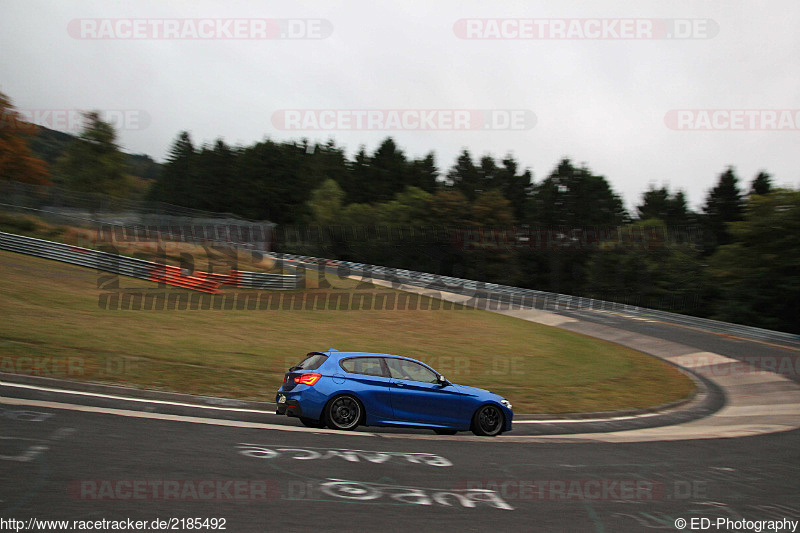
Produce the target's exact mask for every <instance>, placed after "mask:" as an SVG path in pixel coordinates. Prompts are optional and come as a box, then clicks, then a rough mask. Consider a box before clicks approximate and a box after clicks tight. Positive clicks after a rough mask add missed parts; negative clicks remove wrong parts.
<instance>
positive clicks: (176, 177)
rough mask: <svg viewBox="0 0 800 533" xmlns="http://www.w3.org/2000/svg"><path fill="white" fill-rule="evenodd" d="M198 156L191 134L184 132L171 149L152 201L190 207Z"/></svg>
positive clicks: (152, 190) (152, 191) (154, 187)
mask: <svg viewBox="0 0 800 533" xmlns="http://www.w3.org/2000/svg"><path fill="white" fill-rule="evenodd" d="M196 156H197V153H196V152H195V149H194V145H193V144H192V139H191V137H190V136H189V132H187V131H182V132H181V133H179V134H178V137H177V139H175V142H174V143H173V144H172V148H170V151H169V155H168V156H167V162H166V164H165V165H164V168H163V170H162V172H161V176H160V177H159V179H158V180H157V181H156V183H155V184H154V185H153V188H152V189H151V191H150V194H149V197H150V199H151V200H157V201H161V202H166V203H169V204H175V205H182V206H186V207H190V206H191V205H192V200H193V198H190V196H193V195H192V194H191V191H190V189H191V186H192V183H193V181H194V175H195V168H196V161H195V159H196Z"/></svg>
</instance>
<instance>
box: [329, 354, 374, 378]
mask: <svg viewBox="0 0 800 533" xmlns="http://www.w3.org/2000/svg"><path fill="white" fill-rule="evenodd" d="M339 365H340V366H341V367H342V369H344V370H345V371H347V372H350V373H351V374H364V375H366V376H383V375H384V373H383V367H382V366H381V358H380V357H351V358H350V359H344V360H343V361H341V362H340V363H339Z"/></svg>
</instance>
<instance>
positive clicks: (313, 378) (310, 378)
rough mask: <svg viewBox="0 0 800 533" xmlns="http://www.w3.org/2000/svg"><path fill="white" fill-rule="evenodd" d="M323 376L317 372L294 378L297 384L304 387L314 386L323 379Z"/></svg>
mask: <svg viewBox="0 0 800 533" xmlns="http://www.w3.org/2000/svg"><path fill="white" fill-rule="evenodd" d="M321 377H322V375H321V374H317V373H315V372H309V373H306V374H300V375H299V376H297V377H295V378H294V382H295V383H302V384H303V385H313V384H314V383H316V382H317V381H319V378H321Z"/></svg>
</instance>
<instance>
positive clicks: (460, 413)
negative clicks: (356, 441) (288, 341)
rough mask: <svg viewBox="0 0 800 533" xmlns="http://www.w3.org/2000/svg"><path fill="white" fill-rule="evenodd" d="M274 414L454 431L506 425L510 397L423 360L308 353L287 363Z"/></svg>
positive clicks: (347, 426) (334, 423)
mask: <svg viewBox="0 0 800 533" xmlns="http://www.w3.org/2000/svg"><path fill="white" fill-rule="evenodd" d="M275 401H276V403H277V404H278V408H277V413H278V414H285V415H287V416H294V417H298V418H299V419H300V421H301V422H302V423H303V424H305V425H306V426H309V427H323V426H328V427H330V428H332V429H341V430H351V429H355V428H356V427H357V426H359V425H363V426H410V427H418V428H429V429H432V430H433V431H435V432H436V433H438V434H442V435H453V434H455V433H456V432H457V431H469V430H472V432H473V433H475V434H476V435H487V436H495V435H499V434H500V433H503V432H504V431H511V419H512V418H513V416H514V413H513V411H512V410H511V403H510V402H509V401H508V400H506V399H505V398H503V397H502V396H498V395H497V394H494V393H493V392H489V391H487V390H484V389H476V388H474V387H467V386H465V385H455V384H453V383H450V382H449V381H447V379H445V377H444V376H443V375H441V374H439V373H438V372H436V371H435V370H433V369H432V368H431V367H429V366H428V365H426V364H424V363H422V362H420V361H416V360H414V359H409V358H408V357H400V356H397V355H388V354H380V353H363V352H340V351H338V350H335V349H330V350H329V351H327V352H311V353H309V354H308V355H306V357H305V359H303V360H302V361H300V362H299V363H298V364H297V365H295V366H293V367H292V368H290V369H289V371H288V372H287V373H286V375H285V376H284V378H283V385H281V388H280V389H278V393H277V396H276V397H275Z"/></svg>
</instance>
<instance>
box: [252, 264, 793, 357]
mask: <svg viewBox="0 0 800 533" xmlns="http://www.w3.org/2000/svg"><path fill="white" fill-rule="evenodd" d="M267 255H269V256H271V257H273V258H275V259H276V260H279V261H280V260H283V261H293V262H297V263H306V264H311V265H314V266H315V267H316V268H320V269H324V268H327V267H335V266H341V267H343V268H344V269H345V270H346V271H348V272H350V273H353V272H358V273H360V274H361V275H363V276H364V277H365V278H367V279H370V278H371V279H380V280H384V281H389V282H393V283H397V284H407V285H414V286H417V287H422V288H425V289H430V290H432V291H446V292H453V293H457V294H462V295H467V296H471V297H473V298H475V299H476V300H477V299H480V300H484V301H486V302H488V303H489V304H490V305H491V304H496V306H497V307H501V306H503V305H510V306H515V307H519V308H523V309H524V308H527V309H534V308H535V309H542V310H550V311H568V310H587V311H612V312H617V313H624V314H628V315H632V316H636V317H642V318H652V319H656V320H661V321H664V322H670V323H673V324H680V325H682V326H688V327H694V328H697V329H702V330H706V331H713V332H717V333H723V334H727V335H736V336H740V337H745V338H751V339H756V340H762V341H768V342H770V341H771V342H779V343H783V344H789V345H791V346H797V347H800V335H795V334H793V333H785V332H782V331H772V330H768V329H762V328H756V327H752V326H744V325H741V324H732V323H729V322H720V321H718V320H711V319H708V318H700V317H694V316H688V315H679V314H676V313H670V312H668V311H659V310H656V309H648V308H646V307H638V306H635V305H628V304H622V303H618V302H609V301H605V300H596V299H594V298H585V297H582V296H570V295H567V294H557V293H552V292H545V291H537V290H534V289H523V288H520V287H511V286H508V285H498V284H496V283H486V282H483V281H475V280H469V279H461V278H454V277H450V276H440V275H436V274H429V273H427V272H415V271H413V270H405V269H400V268H390V267H382V266H378V265H368V264H364V263H354V262H351V261H336V260H331V259H324V258H319V257H309V256H304V255H292V254H281V253H271V254H267Z"/></svg>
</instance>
